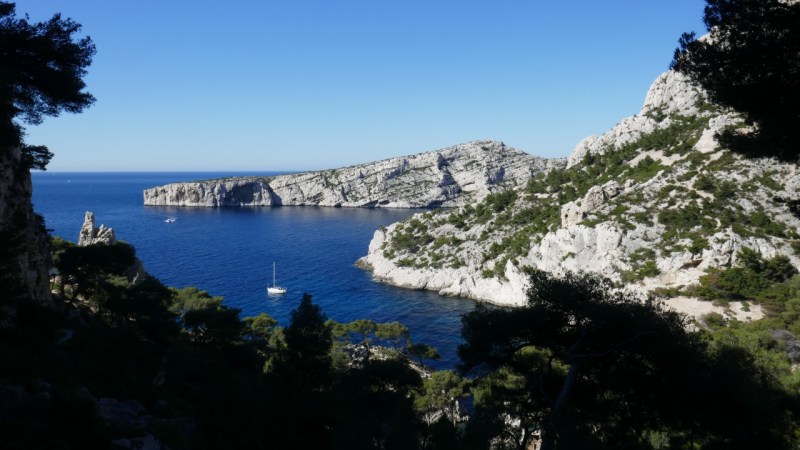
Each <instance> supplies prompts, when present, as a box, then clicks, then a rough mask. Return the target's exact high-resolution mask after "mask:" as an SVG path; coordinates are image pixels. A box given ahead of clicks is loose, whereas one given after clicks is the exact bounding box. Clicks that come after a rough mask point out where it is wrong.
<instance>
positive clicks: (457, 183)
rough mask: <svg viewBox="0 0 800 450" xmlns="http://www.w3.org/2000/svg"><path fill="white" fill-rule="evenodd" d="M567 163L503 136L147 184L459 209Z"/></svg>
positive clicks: (247, 199) (230, 194) (223, 196)
mask: <svg viewBox="0 0 800 450" xmlns="http://www.w3.org/2000/svg"><path fill="white" fill-rule="evenodd" d="M565 164H566V161H565V160H564V159H545V158H539V157H535V156H532V155H529V154H527V153H524V152H522V151H519V150H516V149H514V148H512V147H508V146H506V145H505V144H503V143H502V142H496V141H475V142H469V143H466V144H460V145H455V146H453V147H448V148H444V149H441V150H436V151H432V152H426V153H420V154H417V155H413V156H406V157H399V158H391V159H387V160H383V161H378V162H373V163H368V164H360V165H356V166H350V167H345V168H341V169H333V170H323V171H318V172H306V173H298V174H288V175H279V176H275V177H236V178H226V179H220V180H208V181H198V182H190V183H172V184H168V185H165V186H159V187H154V188H151V189H146V190H145V191H144V204H145V205H159V206H195V207H218V206H281V205H313V206H344V207H384V208H425V207H437V206H442V207H455V206H461V205H466V204H469V203H474V202H476V201H479V200H481V199H483V198H484V197H486V196H487V195H488V194H491V193H494V192H500V191H504V190H507V189H511V188H514V187H519V186H522V185H524V184H525V183H526V182H527V181H528V179H530V178H531V177H532V176H535V175H536V174H538V173H541V172H544V171H548V170H550V169H553V168H563V167H564V166H565Z"/></svg>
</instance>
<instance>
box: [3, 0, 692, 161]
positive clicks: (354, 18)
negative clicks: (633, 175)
mask: <svg viewBox="0 0 800 450" xmlns="http://www.w3.org/2000/svg"><path fill="white" fill-rule="evenodd" d="M703 6H704V2H703V1H702V0H669V1H667V0H606V1H597V0H575V1H555V0H551V1H547V2H545V1H538V0H527V1H522V0H482V1H470V0H460V1H437V0H419V1H418V0H403V1H388V0H363V1H362V0H341V1H330V0H324V1H323V0H321V1H306V0H287V1H244V0H228V1H224V2H220V1H213V2H212V1H205V0H167V1H164V0H161V1H156V0H142V1H137V2H123V1H110V0H67V1H64V0H26V1H18V2H17V12H18V14H23V13H28V14H29V15H30V18H31V20H44V19H47V18H49V17H50V16H51V15H52V13H54V12H57V11H60V12H62V14H63V15H64V16H65V17H71V18H73V19H75V20H76V21H78V22H79V23H81V24H82V25H83V31H84V32H85V34H88V35H89V36H91V37H92V39H93V40H94V42H95V44H96V45H97V55H96V57H95V59H94V63H93V64H92V66H91V67H90V68H89V75H88V76H87V78H86V82H87V84H88V90H89V91H90V92H91V93H92V94H94V95H95V97H97V103H96V104H95V105H94V106H92V107H91V108H90V109H88V110H86V111H85V112H84V113H82V114H79V115H70V114H66V115H62V116H60V117H57V118H48V119H46V121H45V123H44V124H42V125H40V126H36V127H33V126H29V127H28V137H27V141H28V142H29V143H30V144H44V145H47V146H49V147H50V149H51V150H52V151H53V152H54V153H55V154H56V156H55V158H54V159H53V160H52V162H51V164H50V168H49V170H53V171H99V170H111V171H157V170H254V171H256V170H259V171H261V170H306V169H322V168H332V167H338V166H344V165H349V164H355V163H361V162H367V161H372V160H377V159H383V158H388V157H392V156H401V155H406V154H413V153H418V152H422V151H428V150H434V149H437V148H441V147H446V146H450V145H453V144H457V143H461V142H466V141H470V140H475V139H497V140H502V141H504V142H505V143H506V144H507V145H511V146H514V147H516V148H519V149H520V150H524V151H526V152H528V153H532V154H535V155H541V156H547V157H555V156H566V155H567V154H568V153H569V151H570V150H571V149H572V148H573V147H574V146H575V144H576V143H577V142H578V141H579V140H580V139H582V138H584V137H585V136H588V135H590V134H599V133H602V132H604V131H605V130H607V129H608V128H610V127H612V126H613V125H614V124H615V123H617V122H618V121H619V120H620V119H622V118H623V117H626V116H629V115H631V114H634V113H636V112H638V111H639V108H640V107H641V104H642V102H643V100H644V96H645V93H646V91H647V88H648V87H649V85H650V83H651V82H652V81H653V80H654V79H655V78H656V76H658V74H660V73H661V72H663V71H665V70H666V69H667V67H668V65H669V62H670V60H671V58H672V52H673V50H674V48H675V47H676V45H677V40H678V37H679V36H680V34H681V33H682V32H683V31H697V32H698V34H702V33H703V32H704V28H703V25H702V22H701V17H702V11H703Z"/></svg>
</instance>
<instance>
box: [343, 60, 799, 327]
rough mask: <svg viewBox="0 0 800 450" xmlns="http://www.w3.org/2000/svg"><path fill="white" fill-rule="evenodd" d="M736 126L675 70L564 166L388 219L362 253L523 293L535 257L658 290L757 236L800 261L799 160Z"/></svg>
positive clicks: (413, 279) (366, 261) (692, 279)
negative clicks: (756, 152) (790, 160)
mask: <svg viewBox="0 0 800 450" xmlns="http://www.w3.org/2000/svg"><path fill="white" fill-rule="evenodd" d="M727 127H739V129H742V127H743V124H742V122H741V120H740V119H739V118H738V117H737V116H736V115H734V114H731V113H730V112H728V111H725V110H722V109H721V108H719V107H716V106H714V105H712V104H709V103H707V99H706V96H705V94H704V93H703V92H702V91H700V89H698V88H697V87H695V86H692V85H691V84H689V83H688V82H687V80H686V79H685V77H683V76H681V75H679V74H677V73H673V72H668V73H665V74H663V75H661V76H660V77H658V79H657V80H656V81H655V83H654V84H653V86H652V87H651V89H650V91H649V92H648V94H647V98H646V100H645V103H644V106H643V108H642V111H641V112H640V113H639V114H637V115H636V116H633V117H629V118H627V119H624V120H622V121H621V122H620V123H619V124H618V125H617V126H616V127H614V129H612V130H610V131H609V132H607V133H605V134H603V135H602V136H600V137H589V138H586V139H584V140H583V141H581V143H580V144H579V145H578V147H577V148H576V149H575V151H574V152H573V153H572V155H570V157H569V158H568V163H567V166H566V167H565V168H564V169H553V170H555V171H563V174H559V175H557V176H554V177H552V178H550V177H543V178H537V179H536V182H535V183H531V185H530V187H529V188H525V187H523V185H522V184H520V185H519V187H517V188H513V192H514V193H515V194H516V195H515V196H513V198H512V199H511V200H509V199H508V198H507V197H506V196H502V197H501V196H496V197H491V198H487V199H486V200H485V201H483V202H475V203H473V204H467V205H464V206H461V207H459V208H458V209H455V210H450V211H441V212H426V213H420V214H416V215H414V216H413V217H411V218H409V219H407V220H405V221H403V222H399V223H397V224H393V225H391V226H389V227H387V228H386V229H384V230H381V231H378V232H376V233H375V236H374V238H373V241H372V242H371V244H370V247H369V251H368V254H367V255H366V256H365V257H363V258H362V259H361V260H360V261H359V262H360V264H361V265H362V267H365V268H368V269H369V270H372V272H373V276H374V277H375V278H376V279H378V280H381V281H384V282H387V283H390V284H394V285H397V286H404V287H409V288H414V289H430V290H433V291H436V292H439V293H441V294H443V295H454V296H459V297H467V298H473V299H476V300H481V301H487V302H492V303H497V304H501V305H509V306H514V305H522V304H524V302H525V294H526V291H527V289H528V285H527V283H528V281H527V280H528V277H527V276H526V275H525V273H526V269H538V270H544V271H546V272H549V273H552V274H554V275H561V274H564V273H565V272H567V271H571V272H588V273H595V274H599V275H602V276H605V277H608V278H610V279H611V280H613V281H615V282H617V283H619V284H620V285H622V286H623V288H624V289H625V290H627V291H631V292H638V293H641V294H650V293H653V292H655V291H656V290H658V289H660V288H661V289H665V290H671V291H673V292H675V291H680V290H683V289H684V288H686V287H688V286H692V285H696V284H697V283H698V282H699V279H700V277H702V276H703V275H705V274H706V273H708V271H710V270H713V269H724V268H728V267H735V266H736V265H737V264H738V263H739V261H738V257H739V253H740V251H741V250H742V249H745V248H747V249H752V250H754V251H756V252H758V253H760V254H761V256H762V257H763V258H765V259H770V258H772V257H774V256H777V255H785V256H787V257H788V258H789V260H790V261H791V263H792V264H793V265H795V267H800V256H799V255H798V254H797V253H796V250H795V249H796V248H797V243H798V240H800V170H799V169H798V166H796V165H792V164H785V163H781V162H779V161H777V160H774V159H769V158H762V159H747V158H743V157H741V156H737V155H735V154H732V153H730V152H729V151H727V150H725V149H723V148H721V147H720V143H719V142H718V141H717V140H716V137H715V136H716V135H717V134H718V133H719V132H720V131H722V130H724V129H725V128H727ZM628 144H631V145H628ZM586 155H590V156H599V155H607V156H608V157H589V158H587V157H586ZM553 174H554V175H556V172H554V173H553ZM593 181H594V183H593ZM409 241H411V242H412V243H413V245H408V242H409ZM396 242H402V243H404V244H403V245H395V244H396ZM683 292H684V293H685V292H691V291H686V290H684V291H683ZM671 305H672V306H670V307H673V308H674V309H676V310H680V311H684V312H687V313H689V314H694V315H701V314H705V313H707V312H710V311H717V312H720V313H722V314H725V315H727V316H729V317H731V318H738V319H741V320H749V319H757V318H758V317H761V314H762V312H761V311H760V309H759V308H758V306H756V305H750V306H749V307H748V306H746V305H739V306H735V307H734V306H732V307H731V308H730V310H722V309H720V308H719V307H717V306H713V305H710V304H708V302H701V301H699V300H698V299H693V298H689V297H686V298H681V299H676V300H675V301H673V302H672V303H671ZM709 308H710V309H709ZM737 308H738V309H737ZM747 308H749V310H748V309H747Z"/></svg>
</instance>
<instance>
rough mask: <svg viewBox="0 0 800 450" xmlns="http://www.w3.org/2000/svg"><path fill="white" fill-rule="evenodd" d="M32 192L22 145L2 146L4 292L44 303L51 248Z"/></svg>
mask: <svg viewBox="0 0 800 450" xmlns="http://www.w3.org/2000/svg"><path fill="white" fill-rule="evenodd" d="M32 192H33V187H32V185H31V174H30V172H29V171H28V168H27V167H25V166H24V164H23V163H22V156H21V153H20V149H19V147H15V148H10V149H9V148H6V149H0V285H1V286H0V296H3V297H5V299H11V298H18V299H22V298H25V299H32V300H35V301H39V302H43V303H44V302H48V301H49V300H50V281H49V275H48V270H49V267H50V252H49V246H48V241H47V232H46V230H45V228H44V220H43V219H42V218H41V217H40V216H38V215H37V214H35V213H34V212H33V204H32V203H31V194H32Z"/></svg>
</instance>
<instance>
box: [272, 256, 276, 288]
mask: <svg viewBox="0 0 800 450" xmlns="http://www.w3.org/2000/svg"><path fill="white" fill-rule="evenodd" d="M272 287H275V261H272Z"/></svg>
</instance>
